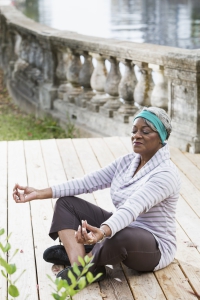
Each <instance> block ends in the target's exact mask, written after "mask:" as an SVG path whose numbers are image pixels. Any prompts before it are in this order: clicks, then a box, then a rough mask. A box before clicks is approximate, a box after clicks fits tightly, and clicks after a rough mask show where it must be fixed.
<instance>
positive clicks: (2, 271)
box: [1, 270, 12, 284]
mask: <svg viewBox="0 0 200 300" xmlns="http://www.w3.org/2000/svg"><path fill="white" fill-rule="evenodd" d="M1 274H2V275H3V277H5V278H6V279H7V281H8V282H9V283H10V284H12V282H11V280H10V279H9V278H8V277H7V275H6V274H5V272H4V270H1Z"/></svg>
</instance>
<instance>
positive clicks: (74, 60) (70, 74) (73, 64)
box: [63, 50, 82, 103]
mask: <svg viewBox="0 0 200 300" xmlns="http://www.w3.org/2000/svg"><path fill="white" fill-rule="evenodd" d="M81 67H82V63H81V60H80V54H79V53H78V52H76V51H75V50H69V61H68V66H67V80H68V81H69V83H71V88H70V89H69V90H68V91H67V93H66V94H65V95H64V99H63V100H65V101H67V102H70V103H74V100H75V98H76V97H77V96H78V95H79V94H80V93H82V89H81V86H80V84H79V73H80V70H81Z"/></svg>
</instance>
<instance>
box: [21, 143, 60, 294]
mask: <svg viewBox="0 0 200 300" xmlns="http://www.w3.org/2000/svg"><path fill="white" fill-rule="evenodd" d="M24 148H25V157H26V164H27V177H28V185H29V186H33V187H35V188H37V189H42V188H46V187H47V186H48V182H47V178H46V171H45V167H44V162H43V157H42V151H41V147H40V142H39V141H26V142H24ZM30 204H31V215H32V224H33V238H34V247H35V257H36V264H37V276H38V282H39V289H38V291H39V296H40V299H49V298H50V297H51V294H52V292H53V290H52V288H50V286H49V283H50V281H49V279H48V278H47V274H49V275H52V272H51V266H52V265H51V264H48V263H46V262H45V261H44V260H43V252H44V250H45V249H46V248H48V247H50V246H52V245H53V244H54V242H53V240H52V239H51V238H50V237H49V235H48V233H49V228H50V225H51V220H52V216H53V208H52V203H51V200H38V201H32V202H30Z"/></svg>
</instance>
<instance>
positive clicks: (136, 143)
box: [133, 142, 142, 146]
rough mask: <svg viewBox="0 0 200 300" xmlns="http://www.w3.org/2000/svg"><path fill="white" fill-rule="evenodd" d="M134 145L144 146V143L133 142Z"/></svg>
mask: <svg viewBox="0 0 200 300" xmlns="http://www.w3.org/2000/svg"><path fill="white" fill-rule="evenodd" d="M133 145H136V146H137V145H142V143H140V142H133Z"/></svg>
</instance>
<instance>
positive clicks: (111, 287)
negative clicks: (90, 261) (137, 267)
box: [100, 264, 135, 300]
mask: <svg viewBox="0 0 200 300" xmlns="http://www.w3.org/2000/svg"><path fill="white" fill-rule="evenodd" d="M106 270H107V274H108V276H107V277H108V278H107V280H103V281H101V282H100V288H101V291H102V296H103V298H105V299H106V300H113V299H117V300H125V299H127V300H131V299H135V298H134V297H133V295H132V293H131V290H130V287H129V285H128V283H127V281H126V277H125V276H124V274H123V270H122V267H121V265H120V264H118V265H114V266H113V269H110V268H108V267H107V268H106ZM113 295H114V296H115V298H113Z"/></svg>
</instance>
